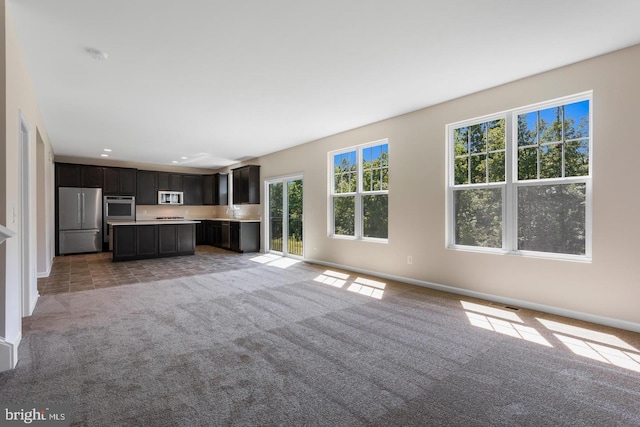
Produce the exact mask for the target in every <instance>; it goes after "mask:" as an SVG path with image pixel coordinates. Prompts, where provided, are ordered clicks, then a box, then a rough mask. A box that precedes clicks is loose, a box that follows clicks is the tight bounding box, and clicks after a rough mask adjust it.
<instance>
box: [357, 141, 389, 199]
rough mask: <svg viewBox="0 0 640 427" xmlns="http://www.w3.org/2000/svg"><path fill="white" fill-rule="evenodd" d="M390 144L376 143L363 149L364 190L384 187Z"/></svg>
mask: <svg viewBox="0 0 640 427" xmlns="http://www.w3.org/2000/svg"><path fill="white" fill-rule="evenodd" d="M387 168H388V144H382V145H376V146H375V147H368V148H365V149H363V150H362V191H379V190H382V189H385V188H384V184H383V179H385V175H386V178H387V179H388V174H383V170H384V171H386V170H387Z"/></svg>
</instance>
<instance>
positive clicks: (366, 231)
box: [329, 140, 389, 241]
mask: <svg viewBox="0 0 640 427" xmlns="http://www.w3.org/2000/svg"><path fill="white" fill-rule="evenodd" d="M329 164H330V165H329V169H330V174H331V183H330V191H329V193H330V199H331V207H330V215H329V216H330V225H329V229H330V232H329V234H330V235H331V236H336V237H351V238H356V239H372V240H380V241H384V240H386V239H388V228H389V220H388V216H389V214H388V210H389V209H388V207H389V144H388V142H387V141H386V140H384V141H377V142H374V143H370V144H365V145H360V146H357V147H353V148H350V149H347V150H341V151H334V152H331V153H329Z"/></svg>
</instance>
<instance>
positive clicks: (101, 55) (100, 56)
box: [87, 47, 109, 61]
mask: <svg viewBox="0 0 640 427" xmlns="http://www.w3.org/2000/svg"><path fill="white" fill-rule="evenodd" d="M87 52H89V55H91V57H92V58H93V59H95V60H96V61H106V60H107V58H108V57H109V54H108V53H107V52H105V51H104V50H100V49H94V48H92V47H89V48H87Z"/></svg>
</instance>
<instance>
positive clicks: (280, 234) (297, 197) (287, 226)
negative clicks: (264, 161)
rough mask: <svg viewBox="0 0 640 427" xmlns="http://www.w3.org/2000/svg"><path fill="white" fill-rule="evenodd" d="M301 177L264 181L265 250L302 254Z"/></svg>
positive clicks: (292, 254)
mask: <svg viewBox="0 0 640 427" xmlns="http://www.w3.org/2000/svg"><path fill="white" fill-rule="evenodd" d="M302 189H303V186H302V177H301V176H293V177H286V178H278V179H274V180H268V181H267V200H269V207H268V210H267V224H268V228H267V240H266V241H267V250H268V251H270V252H279V253H281V254H283V255H285V256H287V255H291V256H299V257H302V256H303V209H302V206H303V198H302V194H303V191H302Z"/></svg>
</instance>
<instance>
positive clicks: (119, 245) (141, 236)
mask: <svg viewBox="0 0 640 427" xmlns="http://www.w3.org/2000/svg"><path fill="white" fill-rule="evenodd" d="M199 222H200V221H192V220H175V221H172V220H169V221H167V220H156V221H153V220H152V221H122V222H115V221H114V222H109V226H112V227H113V234H112V236H111V238H112V239H113V256H112V261H131V260H137V259H149V258H162V257H171V256H181V255H193V254H194V253H195V251H196V224H197V223H199Z"/></svg>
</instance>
